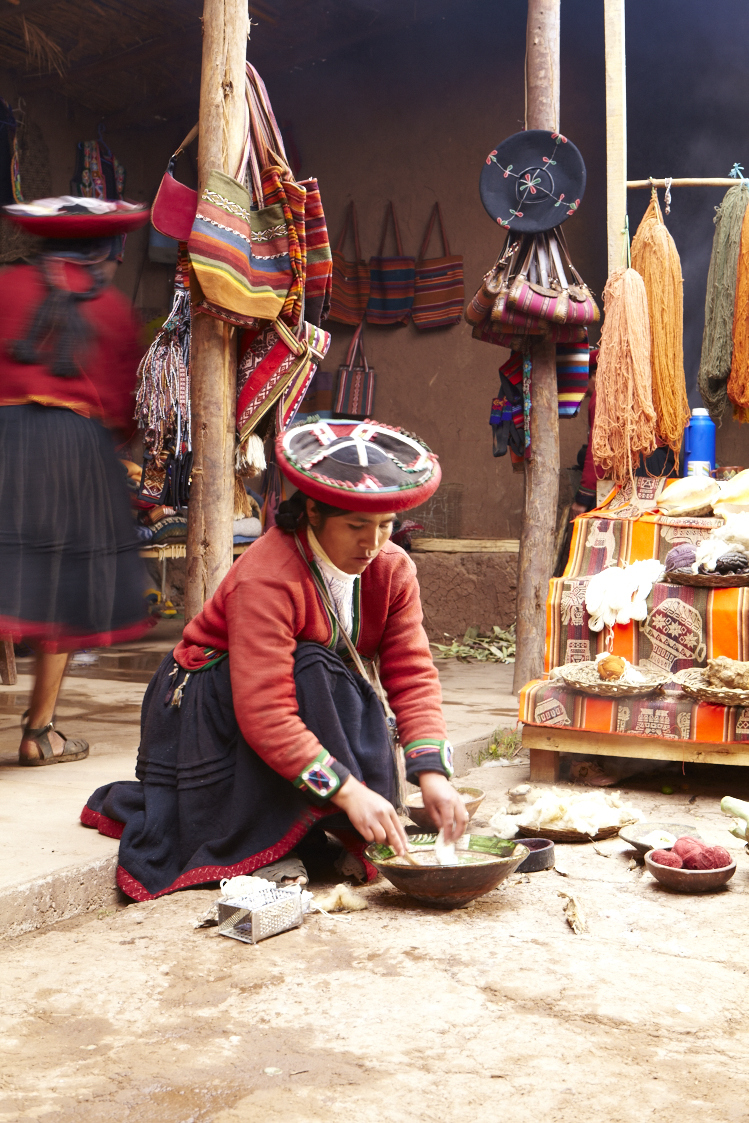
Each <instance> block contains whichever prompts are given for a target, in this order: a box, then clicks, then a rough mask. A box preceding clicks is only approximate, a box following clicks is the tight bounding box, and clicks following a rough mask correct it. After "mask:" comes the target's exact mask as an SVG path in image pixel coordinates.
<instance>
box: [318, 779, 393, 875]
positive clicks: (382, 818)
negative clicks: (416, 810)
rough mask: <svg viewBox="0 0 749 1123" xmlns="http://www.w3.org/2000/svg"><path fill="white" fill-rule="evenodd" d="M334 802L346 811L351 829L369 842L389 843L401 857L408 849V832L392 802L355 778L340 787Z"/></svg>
mask: <svg viewBox="0 0 749 1123" xmlns="http://www.w3.org/2000/svg"><path fill="white" fill-rule="evenodd" d="M330 798H331V802H332V803H335V805H336V807H340V809H341V811H345V812H346V814H347V815H348V817H349V819H350V820H351V823H352V826H354V827H355V828H356V830H357V831H358V832H359V834H360V835H361V836H362V837H363V838H365V839H366V840H367V842H387V844H388V846H392V848H393V850H395V852H396V854H398V855H399V856H400V855H401V854H403V853H405V850H406V841H407V840H406V832H405V831H404V829H403V825H402V823H401V821H400V819H399V818H398V816H397V814H396V812H395V808H394V807H393V805H392V803H388V801H387V800H386V799H383V798H382V796H381V795H378V794H377V792H373V791H371V790H370V789H369V788H368V787H366V786H365V785H364V784H362V783H360V782H359V780H356V779H354V777H353V776H349V778H348V779H347V780H346V781H345V782H344V783H343V784H342V785H341V787H340V788H339V790H338V791H337V792H336V794H335V795H333V796H331V797H330Z"/></svg>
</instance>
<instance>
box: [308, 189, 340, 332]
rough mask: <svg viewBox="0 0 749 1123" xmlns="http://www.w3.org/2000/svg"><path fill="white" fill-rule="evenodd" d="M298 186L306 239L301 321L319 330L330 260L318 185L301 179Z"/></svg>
mask: <svg viewBox="0 0 749 1123" xmlns="http://www.w3.org/2000/svg"><path fill="white" fill-rule="evenodd" d="M300 186H301V187H303V188H304V190H305V192H306V195H305V199H304V226H305V233H306V238H307V277H306V282H305V285H304V318H305V320H306V321H307V323H308V324H316V325H317V326H318V327H319V325H320V322H321V320H325V319H327V318H328V316H329V315H330V302H331V296H332V291H333V256H332V254H331V252H330V241H329V239H328V227H327V223H326V222H325V212H324V211H323V209H322V199H321V198H320V188H319V185H318V182H317V180H316V179H303V180H302V181H301V184H300Z"/></svg>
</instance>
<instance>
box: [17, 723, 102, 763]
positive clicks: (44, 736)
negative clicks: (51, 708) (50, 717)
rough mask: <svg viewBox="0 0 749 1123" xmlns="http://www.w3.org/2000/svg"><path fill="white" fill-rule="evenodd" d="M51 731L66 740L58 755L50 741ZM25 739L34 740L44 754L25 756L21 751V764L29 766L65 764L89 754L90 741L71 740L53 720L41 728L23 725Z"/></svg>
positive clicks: (19, 758) (19, 759)
mask: <svg viewBox="0 0 749 1123" xmlns="http://www.w3.org/2000/svg"><path fill="white" fill-rule="evenodd" d="M51 731H54V732H55V733H57V735H58V737H62V739H63V741H64V742H65V744H64V746H63V750H62V753H60V754H58V755H55V752H54V749H53V748H52V745H51V744H50V741H49V734H50V732H51ZM23 740H24V741H33V742H34V744H35V745H36V746H37V747H38V749H39V751H40V753H41V754H42V755H41V756H36V757H25V756H21V755H20V753H19V756H18V762H19V764H22V765H24V767H27V768H40V767H43V766H44V765H45V764H65V763H67V762H68V761H71V760H83V758H84V757H87V756H88V741H82V740H69V739H68V738H67V737H66V736H65V734H64V733H63V732H62V730H60V729H55V725H54V722H52V721H50V722H49V724H48V725H44V726H42V728H41V729H30V728H29V726H28V725H25V726H24V727H23Z"/></svg>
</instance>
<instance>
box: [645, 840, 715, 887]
mask: <svg viewBox="0 0 749 1123" xmlns="http://www.w3.org/2000/svg"><path fill="white" fill-rule="evenodd" d="M652 853H653V851H652V850H649V851H648V852H647V854H646V855H645V865H646V866H647V867H648V869H649V870H650V872H651V873H652V875H653V877H654V878H655V880H656V881H660V883H661V885H665V886H666V888H667V889H673V890H674V891H675V892H677V893H709V892H710V891H711V890H712V889H720V887H721V885H725V884H726V882H727V881H730V880H731V878H732V877H733V875H734V874H735V873H736V863H735V862H731V864H730V866H721V868H720V869H718V870H684V869H681V870H675V869H674V868H673V866H659V865H658V863H657V862H654V861H653V860H652V858H651V857H650V855H651V854H652Z"/></svg>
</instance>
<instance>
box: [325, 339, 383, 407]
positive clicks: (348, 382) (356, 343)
mask: <svg viewBox="0 0 749 1123" xmlns="http://www.w3.org/2000/svg"><path fill="white" fill-rule="evenodd" d="M363 329H364V324H363V323H361V324H359V326H358V328H357V329H356V331H355V332H354V337H353V339H352V340H351V345H350V347H349V349H348V354H347V356H346V362H345V363H344V364H343V366H341V367H339V369H338V389H337V391H336V396H335V401H334V402H333V416H334V417H350V418H352V420H356V421H363V420H365V419H366V418H368V417H371V416H372V411H373V410H374V392H375V372H374V371H373V370H372V368H371V367H370V366H369V364H368V363H367V357H366V355H365V354H364V340H363V338H362V332H363ZM357 351H359V352H360V353H361V362H360V364H359V366H357V365H356V353H357Z"/></svg>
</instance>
